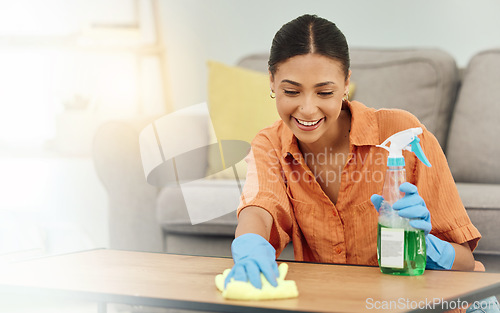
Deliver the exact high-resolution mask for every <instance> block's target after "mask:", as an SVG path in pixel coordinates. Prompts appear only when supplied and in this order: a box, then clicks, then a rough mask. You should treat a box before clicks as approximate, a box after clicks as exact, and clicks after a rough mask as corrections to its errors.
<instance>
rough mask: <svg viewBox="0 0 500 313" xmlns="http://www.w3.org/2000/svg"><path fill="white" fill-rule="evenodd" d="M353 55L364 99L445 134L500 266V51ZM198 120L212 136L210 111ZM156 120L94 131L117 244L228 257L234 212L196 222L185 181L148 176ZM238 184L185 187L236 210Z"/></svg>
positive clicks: (483, 245)
mask: <svg viewBox="0 0 500 313" xmlns="http://www.w3.org/2000/svg"><path fill="white" fill-rule="evenodd" d="M351 59H352V60H351V69H352V77H351V81H352V82H354V83H355V84H356V91H355V93H354V99H355V100H359V101H361V102H363V103H365V104H366V105H368V106H373V107H375V108H382V107H386V108H401V109H405V110H408V111H410V112H412V113H413V114H415V115H416V116H417V117H418V118H419V119H420V121H421V122H422V123H423V124H424V125H426V127H427V128H428V129H429V130H430V131H431V132H433V133H434V134H435V135H436V137H437V139H438V140H439V142H440V144H441V145H442V147H443V150H444V151H445V153H446V155H447V158H448V162H449V166H450V168H451V171H452V173H453V175H454V178H455V180H456V183H457V187H458V190H459V193H460V196H461V198H462V201H463V203H464V205H465V207H466V209H467V211H468V214H469V216H470V218H471V219H472V221H473V223H474V224H475V226H476V227H477V228H478V229H479V231H480V232H481V234H482V235H483V238H482V240H481V241H480V242H479V245H478V247H477V249H476V251H475V257H476V259H477V260H480V261H482V262H483V263H484V264H485V266H486V269H487V271H500V240H498V237H499V235H500V231H499V227H498V226H497V225H498V224H497V223H499V222H500V163H499V162H498V160H499V156H500V139H499V138H500V137H499V136H498V134H499V133H500V123H499V122H498V119H499V117H500V88H498V86H499V84H500V49H499V50H489V51H484V52H481V53H478V54H477V55H475V56H474V57H473V58H472V59H471V60H470V63H469V64H468V66H467V67H466V68H465V69H458V68H457V65H456V63H455V61H454V59H453V58H452V57H451V56H450V55H449V54H447V53H445V52H443V51H440V50H435V49H405V50H380V49H351ZM266 63H267V54H261V55H251V56H248V57H245V58H243V59H242V60H241V62H239V63H238V65H240V66H242V67H246V68H250V69H254V70H258V71H263V72H266V71H267V66H266ZM193 118H196V119H199V121H198V123H197V125H199V130H198V131H199V133H200V136H206V137H207V142H208V135H207V134H206V129H207V128H206V127H207V121H208V118H209V117H208V116H206V115H203V114H198V115H196V114H195V115H194V116H193ZM152 120H154V118H151V119H149V120H143V121H138V120H136V121H114V122H109V123H106V124H104V125H102V126H101V127H100V128H99V130H98V132H97V133H96V136H95V140H94V147H93V157H94V161H95V168H96V171H97V173H98V176H99V177H100V179H101V181H102V183H103V184H104V186H105V188H106V189H107V191H108V194H109V231H110V233H109V236H110V247H111V248H116V249H129V250H140V251H163V252H172V253H189V254H199V255H224V256H229V255H230V244H231V241H232V239H233V238H234V230H235V227H236V222H237V221H236V216H235V213H234V211H233V212H232V213H230V214H226V215H224V216H222V217H220V218H217V219H214V220H211V221H208V222H205V223H201V224H197V225H192V224H191V222H190V220H189V217H188V213H187V210H186V206H185V203H184V199H183V196H182V194H181V192H180V189H179V188H178V187H176V186H169V187H164V188H157V187H154V186H151V185H148V184H147V183H146V180H145V177H144V173H143V169H142V164H141V159H140V154H139V143H138V134H139V132H140V130H141V129H142V128H143V127H144V126H146V125H147V124H148V123H150V122H151V121H152ZM203 168H204V167H202V169H203ZM198 170H199V169H198ZM200 175H201V174H200ZM230 186H234V181H229V180H228V181H226V180H209V179H202V180H200V181H198V182H196V183H194V184H190V187H189V188H188V190H185V188H184V189H183V191H184V192H189V193H191V194H195V195H197V197H199V199H202V201H199V205H203V206H205V207H206V208H210V207H214V206H225V207H227V208H228V211H231V209H233V210H234V209H236V204H237V203H238V199H235V198H234V197H229V196H227V192H226V191H227V188H230ZM281 258H283V259H293V251H292V250H291V249H286V250H285V251H284V252H283V254H282V255H281Z"/></svg>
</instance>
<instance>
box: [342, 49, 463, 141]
mask: <svg viewBox="0 0 500 313" xmlns="http://www.w3.org/2000/svg"><path fill="white" fill-rule="evenodd" d="M351 70H352V75H351V81H353V82H354V83H355V84H356V94H355V95H354V100H358V101H360V102H362V103H364V104H365V105H367V106H369V107H374V108H377V109H378V108H399V109H403V110H406V111H409V112H411V113H413V114H414V115H415V116H416V117H417V118H418V119H419V120H420V121H421V122H422V123H423V124H424V125H425V126H426V127H427V129H429V130H430V131H431V132H432V133H433V134H434V135H435V136H436V138H437V139H438V141H439V143H440V144H441V146H442V147H443V149H444V148H445V147H444V145H445V143H446V136H447V134H448V125H449V120H450V113H451V110H452V104H453V102H454V100H455V95H456V92H457V87H458V80H459V75H458V69H457V66H456V63H455V60H454V59H453V58H452V57H451V56H450V55H449V54H447V53H445V52H443V51H441V50H435V49H415V50H380V49H377V50H370V49H351Z"/></svg>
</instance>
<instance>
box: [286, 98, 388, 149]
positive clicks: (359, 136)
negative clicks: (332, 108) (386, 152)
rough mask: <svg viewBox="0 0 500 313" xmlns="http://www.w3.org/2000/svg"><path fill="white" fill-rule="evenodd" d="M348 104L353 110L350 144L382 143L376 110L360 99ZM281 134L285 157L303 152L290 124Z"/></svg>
mask: <svg viewBox="0 0 500 313" xmlns="http://www.w3.org/2000/svg"><path fill="white" fill-rule="evenodd" d="M347 104H348V106H349V110H350V111H351V132H350V134H349V142H350V144H351V145H355V146H366V145H370V146H373V145H378V144H380V138H379V129H378V123H377V117H376V116H375V112H376V110H375V109H373V108H369V107H367V106H365V105H364V104H362V103H361V102H358V101H350V102H348V103H347ZM280 135H281V138H282V140H283V141H282V142H283V146H282V150H281V152H282V156H283V158H286V157H287V156H291V157H294V156H296V155H298V154H299V155H300V154H301V152H300V149H299V145H298V143H297V137H295V135H294V134H293V132H292V131H291V130H290V129H289V128H288V126H286V125H283V127H282V131H281V134H280Z"/></svg>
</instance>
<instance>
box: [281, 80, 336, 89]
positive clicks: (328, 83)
mask: <svg viewBox="0 0 500 313" xmlns="http://www.w3.org/2000/svg"><path fill="white" fill-rule="evenodd" d="M281 83H282V84H283V83H289V84H292V85H294V86H298V87H300V86H302V84H301V83H298V82H295V81H293V80H289V79H283V80H282V81H281ZM326 85H335V83H334V82H332V81H326V82H322V83H317V84H316V85H314V87H323V86H326Z"/></svg>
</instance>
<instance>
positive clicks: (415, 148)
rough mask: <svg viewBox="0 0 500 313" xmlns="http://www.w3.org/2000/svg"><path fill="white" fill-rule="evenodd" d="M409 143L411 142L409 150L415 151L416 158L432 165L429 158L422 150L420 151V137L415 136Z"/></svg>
mask: <svg viewBox="0 0 500 313" xmlns="http://www.w3.org/2000/svg"><path fill="white" fill-rule="evenodd" d="M410 144H411V151H412V152H413V153H415V155H416V156H417V158H418V159H419V160H420V161H422V163H424V164H425V165H427V166H428V167H431V166H432V165H431V162H429V160H428V159H427V157H426V156H425V154H424V151H422V147H421V146H420V138H418V137H417V136H415V139H413V141H412V142H411V143H410Z"/></svg>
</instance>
